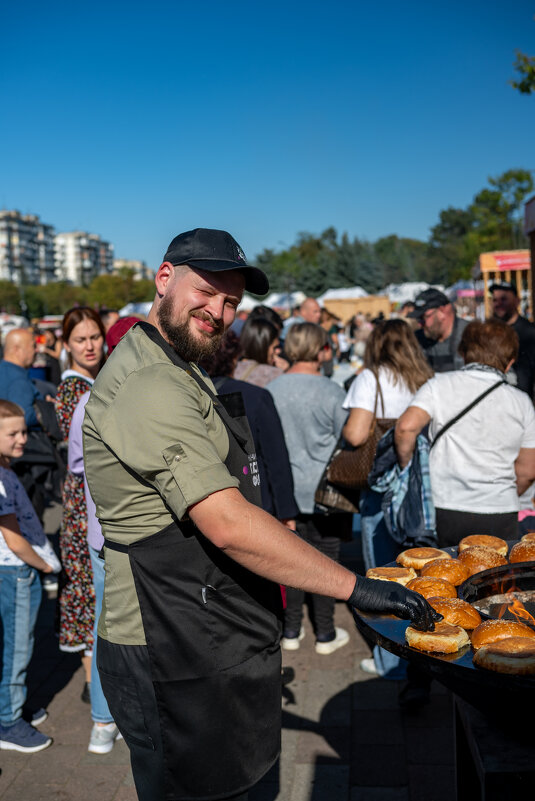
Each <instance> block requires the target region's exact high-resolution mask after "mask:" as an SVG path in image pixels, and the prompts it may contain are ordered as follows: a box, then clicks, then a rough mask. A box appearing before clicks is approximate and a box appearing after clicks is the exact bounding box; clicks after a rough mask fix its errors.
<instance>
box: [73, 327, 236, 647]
mask: <svg viewBox="0 0 535 801" xmlns="http://www.w3.org/2000/svg"><path fill="white" fill-rule="evenodd" d="M190 368H191V371H192V372H193V371H197V373H198V374H199V375H200V372H199V371H198V368H196V367H195V366H194V365H190ZM203 380H204V381H205V382H206V383H207V384H208V386H209V387H210V388H211V389H212V390H213V392H214V394H216V393H215V390H214V389H213V385H212V384H211V382H210V379H206V378H205V377H204V376H203ZM83 434H84V465H85V471H86V475H87V481H88V484H89V489H90V491H91V495H92V497H93V500H94V501H95V504H96V508H97V515H98V518H99V520H100V524H101V526H102V533H103V534H104V536H105V537H106V538H107V539H109V540H111V541H113V542H118V543H122V544H125V545H128V544H130V543H132V542H135V541H137V540H140V539H142V538H144V537H149V536H151V535H153V534H157V533H158V532H159V531H161V530H162V529H164V528H165V527H166V526H168V525H169V524H170V523H172V522H173V521H180V520H182V519H183V518H184V517H186V516H187V510H188V508H189V507H190V506H192V505H193V504H195V503H197V502H198V501H201V500H202V499H203V498H206V497H208V495H211V494H212V493H213V492H217V491H219V490H222V489H227V488H228V487H238V486H239V481H238V480H237V479H236V478H234V477H233V476H231V475H230V473H229V471H228V470H227V468H226V466H225V464H224V460H225V459H226V457H227V454H228V448H229V441H228V435H227V431H226V429H225V427H224V425H223V423H222V422H221V419H220V417H219V415H218V414H217V412H216V411H215V410H214V407H213V404H212V401H211V400H210V398H209V396H208V395H207V394H206V393H205V392H203V391H202V390H201V388H200V387H199V385H198V384H197V382H196V381H195V380H194V378H192V377H191V375H188V373H187V372H186V371H185V370H182V369H180V368H179V367H177V366H176V365H174V364H173V363H172V362H171V361H170V360H169V358H168V357H167V356H166V354H165V353H164V351H163V350H162V349H161V348H160V347H158V345H157V344H156V343H154V342H152V340H151V339H149V337H148V336H147V335H146V334H145V333H144V332H143V331H142V329H140V328H133V329H131V330H130V331H129V332H128V333H127V334H126V335H125V336H124V337H123V339H122V340H121V342H120V343H119V345H118V346H117V347H116V348H115V350H114V352H113V353H112V355H111V356H110V358H109V359H108V361H107V362H106V364H105V366H104V367H103V369H102V370H101V371H100V373H99V374H98V376H97V379H96V381H95V383H94V385H93V389H92V392H91V397H90V398H89V400H88V402H87V406H86V413H85V419H84V425H83ZM98 633H99V636H100V637H103V638H104V639H106V640H109V641H110V642H114V643H118V644H120V645H144V644H145V635H144V631H143V624H142V621H141V614H140V611H139V604H138V600H137V595H136V591H135V587H134V579H133V576H132V571H131V569H130V562H129V558H128V555H127V554H124V553H120V552H117V551H112V550H111V549H109V548H108V549H106V578H105V585H104V600H103V605H102V614H101V616H100V620H99V624H98Z"/></svg>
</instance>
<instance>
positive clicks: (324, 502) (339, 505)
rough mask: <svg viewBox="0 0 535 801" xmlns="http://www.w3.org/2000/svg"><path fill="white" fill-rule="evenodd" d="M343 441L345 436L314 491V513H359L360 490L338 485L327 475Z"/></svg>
mask: <svg viewBox="0 0 535 801" xmlns="http://www.w3.org/2000/svg"><path fill="white" fill-rule="evenodd" d="M342 442H343V438H342V437H340V439H339V440H338V442H337V444H336V447H335V449H334V451H333V452H332V454H331V457H330V459H329V461H328V462H327V464H326V465H325V468H324V470H323V473H322V475H321V478H320V480H319V483H318V486H317V488H316V492H315V493H314V502H315V508H314V514H321V515H330V514H336V513H340V512H350V513H351V514H358V511H359V496H360V492H359V490H358V489H354V488H352V487H336V486H335V485H334V484H332V483H331V482H330V481H329V479H328V477H327V473H328V470H329V466H330V464H331V461H332V458H333V456H334V455H335V453H337V452H338V451H339V450H340V447H341V445H342Z"/></svg>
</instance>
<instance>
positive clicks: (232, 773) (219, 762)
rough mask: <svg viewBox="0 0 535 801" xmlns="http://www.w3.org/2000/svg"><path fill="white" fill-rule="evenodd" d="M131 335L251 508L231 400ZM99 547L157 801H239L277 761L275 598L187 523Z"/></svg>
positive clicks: (151, 331)
mask: <svg viewBox="0 0 535 801" xmlns="http://www.w3.org/2000/svg"><path fill="white" fill-rule="evenodd" d="M138 325H140V327H141V328H143V330H144V332H145V333H146V334H147V336H149V337H150V339H152V340H153V341H154V342H156V343H157V344H158V345H159V346H160V347H161V348H162V349H163V350H164V351H165V353H166V354H167V356H168V357H169V358H170V359H171V361H172V362H173V363H174V364H175V365H176V366H177V368H179V369H184V370H186V371H187V372H188V374H189V375H191V377H192V378H193V379H194V380H195V381H197V383H198V384H199V385H200V386H201V389H202V390H203V391H204V392H206V393H207V394H208V395H209V396H210V397H211V399H212V401H213V403H214V407H215V409H216V411H217V413H218V414H219V416H220V418H221V420H222V422H223V424H224V425H225V428H226V430H227V432H228V436H229V452H228V456H227V458H226V460H225V464H226V466H227V468H228V470H229V472H230V473H231V475H233V476H235V477H236V478H238V479H239V481H240V492H241V493H242V495H244V497H245V498H246V499H247V500H248V501H250V502H251V503H254V504H256V505H258V506H259V505H260V481H259V478H258V469H257V466H256V456H255V448H254V444H253V440H252V436H251V432H250V429H249V425H248V423H247V418H246V417H245V414H244V409H243V402H242V400H241V395H240V393H233V394H232V395H227V396H219V397H218V396H215V395H213V393H212V392H211V390H210V389H209V388H208V386H207V385H206V384H205V383H204V382H203V381H202V380H201V379H200V377H199V376H198V375H197V374H196V373H195V372H194V371H193V370H192V369H191V367H190V365H189V364H188V363H187V362H184V361H183V360H182V359H180V357H179V356H178V355H177V354H176V352H175V351H174V349H173V348H171V346H170V345H169V344H168V343H167V342H166V341H165V340H164V339H163V337H161V336H160V334H159V333H158V331H157V330H156V329H155V328H154V327H153V326H150V325H148V324H146V323H140V324H138ZM201 480H202V478H201ZM105 547H106V548H111V549H114V550H119V551H122V552H127V553H128V555H129V558H130V565H131V568H132V573H133V575H134V581H135V586H136V592H137V597H138V600H139V605H140V609H141V616H142V619H143V627H144V631H145V638H146V642H147V649H148V653H149V658H150V662H151V672H152V681H153V684H154V689H155V693H156V698H157V701H158V710H159V714H160V724H161V733H162V742H163V751H164V761H165V785H166V799H167V801H175V800H176V799H217V798H224V797H225V796H229V795H235V794H238V793H240V792H245V791H246V790H247V789H248V788H249V787H252V786H253V785H254V784H256V782H257V781H258V780H259V779H260V778H261V777H262V776H263V775H264V774H265V773H266V772H267V771H268V770H269V768H270V767H271V766H272V765H273V763H274V762H275V761H276V759H277V757H278V754H279V751H280V729H281V685H280V678H281V669H280V649H279V638H280V622H279V621H280V616H281V614H282V602H281V594H280V588H279V586H278V585H277V584H274V583H273V582H270V581H267V580H266V579H263V578H261V577H260V576H257V575H255V574H254V573H251V572H250V571H249V570H246V569H245V568H243V567H241V566H240V565H238V564H237V563H236V562H234V561H233V560H232V559H229V558H228V557H227V556H226V555H225V554H224V553H223V552H222V551H221V550H220V549H219V548H217V547H215V546H214V545H212V543H210V542H209V540H207V539H206V537H204V536H203V535H202V534H201V532H200V531H199V530H198V529H197V528H195V526H194V525H193V523H191V521H185V522H184V521H182V522H180V523H178V522H173V523H172V524H171V525H169V526H167V527H166V528H165V529H163V530H162V531H160V532H159V533H157V534H155V535H153V536H150V537H146V538H144V539H142V540H138V541H137V542H135V543H133V544H132V545H130V546H124V545H120V544H118V543H114V542H111V541H109V540H106V542H105Z"/></svg>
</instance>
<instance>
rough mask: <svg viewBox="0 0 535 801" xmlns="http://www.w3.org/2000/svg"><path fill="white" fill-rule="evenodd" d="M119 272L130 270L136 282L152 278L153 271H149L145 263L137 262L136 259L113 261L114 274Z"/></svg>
mask: <svg viewBox="0 0 535 801" xmlns="http://www.w3.org/2000/svg"><path fill="white" fill-rule="evenodd" d="M121 270H131V271H132V273H133V276H134V279H135V280H136V281H141V280H142V279H151V278H154V273H153V271H152V270H149V268H148V267H147V265H146V264H145V262H144V261H137V260H136V259H114V260H113V272H114V274H117V273H120V272H121Z"/></svg>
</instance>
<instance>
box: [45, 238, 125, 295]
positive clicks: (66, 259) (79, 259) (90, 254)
mask: <svg viewBox="0 0 535 801" xmlns="http://www.w3.org/2000/svg"><path fill="white" fill-rule="evenodd" d="M54 243H55V265H56V278H57V280H58V281H69V282H70V283H72V284H76V285H78V286H87V284H89V283H90V282H91V281H92V280H93V278H96V277H97V275H103V274H107V273H111V272H112V271H113V245H112V244H110V243H109V242H105V241H104V240H103V239H101V238H100V236H98V234H89V233H87V232H86V231H70V232H68V233H62V234H57V235H56V236H55V238H54Z"/></svg>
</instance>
